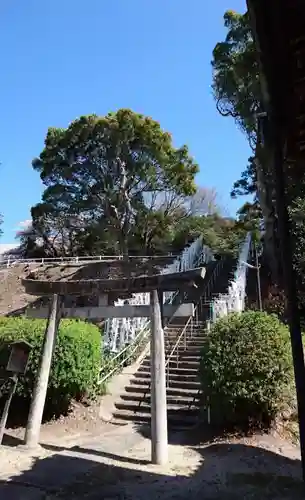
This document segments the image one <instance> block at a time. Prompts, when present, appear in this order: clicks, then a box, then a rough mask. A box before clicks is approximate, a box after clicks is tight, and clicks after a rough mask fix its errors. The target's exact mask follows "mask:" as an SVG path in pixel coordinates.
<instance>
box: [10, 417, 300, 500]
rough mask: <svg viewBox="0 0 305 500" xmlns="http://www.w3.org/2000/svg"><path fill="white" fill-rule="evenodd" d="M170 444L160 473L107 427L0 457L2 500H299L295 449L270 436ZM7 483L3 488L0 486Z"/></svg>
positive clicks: (131, 436) (138, 447) (143, 444)
mask: <svg viewBox="0 0 305 500" xmlns="http://www.w3.org/2000/svg"><path fill="white" fill-rule="evenodd" d="M200 441H201V438H200V435H198V434H194V433H193V434H190V435H188V436H187V435H179V434H175V435H173V436H170V442H171V443H172V444H170V446H169V461H168V464H167V465H166V466H165V467H161V466H154V465H151V464H150V440H149V439H147V438H145V437H143V432H138V431H137V430H136V429H135V428H133V427H131V426H129V425H128V426H124V427H117V426H113V425H111V424H107V427H105V429H104V432H103V433H102V434H100V435H99V436H93V435H92V436H89V435H87V436H85V437H83V438H82V439H79V440H78V441H75V442H74V443H70V444H69V445H67V446H69V447H68V448H67V449H63V448H60V447H59V446H57V447H56V446H53V447H52V446H49V448H48V449H44V448H41V449H39V450H36V453H33V452H30V451H29V450H26V449H24V448H22V447H17V448H15V449H12V448H8V447H3V448H2V449H0V460H1V476H0V478H1V480H2V486H0V498H5V500H42V499H49V500H55V499H71V500H80V499H81V498H84V499H88V500H110V499H120V500H123V499H126V500H127V499H128V500H131V499H135V500H140V499H141V500H142V499H143V498H146V499H147V500H152V499H158V498H159V499H162V500H169V499H172V500H173V499H176V500H179V499H180V500H186V499H187V500H189V499H190V498H192V499H195V500H199V499H200V500H201V499H207V500H212V499H217V500H224V499H226V500H233V499H234V500H236V499H246V500H248V499H249V500H250V499H252V500H253V499H254V500H262V499H267V500H269V499H270V500H271V499H272V500H288V499H294V500H300V499H301V498H302V499H304V498H305V490H303V484H302V482H301V471H300V455H299V449H298V448H297V447H296V446H293V445H291V444H290V443H288V442H286V441H284V440H281V439H280V438H278V437H276V436H255V437H253V438H251V439H245V438H244V439H230V440H226V441H215V442H213V443H200ZM7 480H11V481H12V482H11V483H8V484H5V481H7ZM1 488H2V489H1Z"/></svg>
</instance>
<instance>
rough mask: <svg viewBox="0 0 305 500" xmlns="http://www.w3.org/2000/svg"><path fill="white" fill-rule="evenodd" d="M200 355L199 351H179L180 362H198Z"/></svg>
mask: <svg viewBox="0 0 305 500" xmlns="http://www.w3.org/2000/svg"><path fill="white" fill-rule="evenodd" d="M200 359H201V355H200V351H199V352H197V351H183V352H180V353H179V360H180V361H181V362H185V363H187V362H188V361H197V362H200Z"/></svg>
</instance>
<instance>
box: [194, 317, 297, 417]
mask: <svg viewBox="0 0 305 500" xmlns="http://www.w3.org/2000/svg"><path fill="white" fill-rule="evenodd" d="M200 377H201V384H202V391H203V397H204V398H205V402H206V404H207V405H209V406H210V412H211V413H210V414H211V423H212V424H216V425H229V426H230V425H234V426H236V425H237V426H244V425H247V426H248V425H249V424H251V425H254V426H257V425H259V426H260V425H262V424H263V425H270V424H271V422H272V421H273V420H274V418H275V417H276V415H277V414H278V412H279V410H281V409H282V408H283V406H284V405H285V404H286V405H287V398H289V396H290V395H291V396H293V372H292V359H291V349H290V339H289V332H288V329H287V328H286V326H285V325H284V324H283V323H281V322H280V321H279V320H278V318H277V317H276V316H275V315H268V314H266V313H261V312H257V311H247V312H244V313H242V314H231V315H229V316H227V317H224V318H221V319H219V320H218V321H217V322H216V323H215V325H214V326H213V327H212V329H211V333H210V335H209V336H208V337H207V341H206V344H205V346H204V347H203V349H202V353H201V365H200Z"/></svg>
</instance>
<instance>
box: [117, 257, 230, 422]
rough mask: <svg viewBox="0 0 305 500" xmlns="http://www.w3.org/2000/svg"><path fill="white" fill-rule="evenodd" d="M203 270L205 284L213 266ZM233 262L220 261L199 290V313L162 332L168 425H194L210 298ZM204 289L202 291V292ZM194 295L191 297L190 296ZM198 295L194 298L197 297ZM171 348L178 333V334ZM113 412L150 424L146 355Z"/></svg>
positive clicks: (218, 290)
mask: <svg viewBox="0 0 305 500" xmlns="http://www.w3.org/2000/svg"><path fill="white" fill-rule="evenodd" d="M217 265H220V264H219V263H213V266H211V268H210V269H209V270H208V272H207V279H206V280H205V282H206V284H207V283H208V281H209V280H210V278H211V276H212V274H213V272H214V269H215V267H216V266H217ZM233 265H234V263H233V261H232V260H227V261H224V262H222V263H221V266H222V270H221V272H220V273H219V276H218V277H217V279H216V281H215V282H214V285H213V287H212V288H211V289H210V291H209V294H208V296H207V293H206V289H205V288H203V289H202V290H200V291H199V293H200V296H201V298H202V297H204V298H205V301H203V300H201V304H200V306H199V305H198V309H200V314H199V315H198V316H197V317H196V318H191V319H189V320H188V318H186V319H185V320H181V318H180V319H178V318H177V319H176V320H175V322H170V323H169V324H168V325H167V326H166V327H165V331H164V336H165V353H166V363H167V367H166V382H167V415H168V426H169V428H175V429H181V428H183V429H184V428H190V427H192V426H194V425H196V424H197V422H198V420H199V417H200V407H201V405H200V400H201V386H200V381H199V367H200V351H201V349H202V346H203V345H204V342H205V341H206V338H207V337H206V335H207V333H206V328H205V327H206V321H207V319H208V318H209V314H210V301H211V299H212V298H213V296H214V295H217V294H218V293H222V292H223V291H226V289H227V287H228V280H229V278H230V274H231V272H232V270H233ZM203 292H204V293H203ZM193 298H195V297H193ZM198 298H199V297H197V299H198ZM182 332H183V335H182V336H181V338H180V341H179V343H178V345H177V347H176V348H175V349H174V347H175V344H176V343H177V340H178V338H179V336H180V335H181V334H182ZM115 407H116V410H115V412H114V414H113V417H114V420H115V421H116V423H121V424H123V423H125V424H126V423H127V422H133V423H136V424H139V425H144V424H149V423H150V411H151V408H150V356H149V355H147V356H146V357H145V358H144V360H143V361H142V363H141V365H140V367H139V368H138V370H137V372H136V373H135V374H134V376H133V377H132V379H131V380H130V384H129V385H128V386H126V387H125V392H124V393H123V394H122V395H121V396H120V399H119V400H118V401H117V403H116V404H115Z"/></svg>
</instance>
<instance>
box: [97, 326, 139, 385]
mask: <svg viewBox="0 0 305 500" xmlns="http://www.w3.org/2000/svg"><path fill="white" fill-rule="evenodd" d="M145 332H147V329H146V328H142V329H141V330H140V331H139V333H138V335H137V336H136V337H135V339H134V341H133V342H132V344H127V345H126V346H125V347H124V348H123V349H122V350H121V351H119V352H118V353H117V354H116V355H115V356H114V357H113V358H111V359H110V360H109V363H108V364H109V365H111V364H112V363H113V362H114V361H115V360H116V359H118V358H120V357H121V356H122V354H124V352H126V351H127V350H128V349H129V348H130V346H131V345H132V346H134V349H132V351H131V352H130V354H129V356H127V358H124V359H123V360H122V361H121V362H120V363H118V364H117V365H116V366H115V367H114V368H113V369H112V370H111V371H110V372H108V373H106V375H105V376H104V377H103V378H101V379H99V380H98V382H97V383H98V385H100V384H102V383H103V382H105V381H106V380H107V379H108V378H109V377H111V375H113V374H114V373H115V372H116V371H118V369H119V368H120V367H121V366H122V365H123V364H124V363H126V361H128V360H129V359H130V358H131V356H132V355H133V353H134V352H135V351H136V350H137V348H138V344H137V340H138V339H139V338H140V337H141V335H143V334H145ZM106 367H107V364H106ZM101 371H103V368H101V369H100V372H101Z"/></svg>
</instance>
